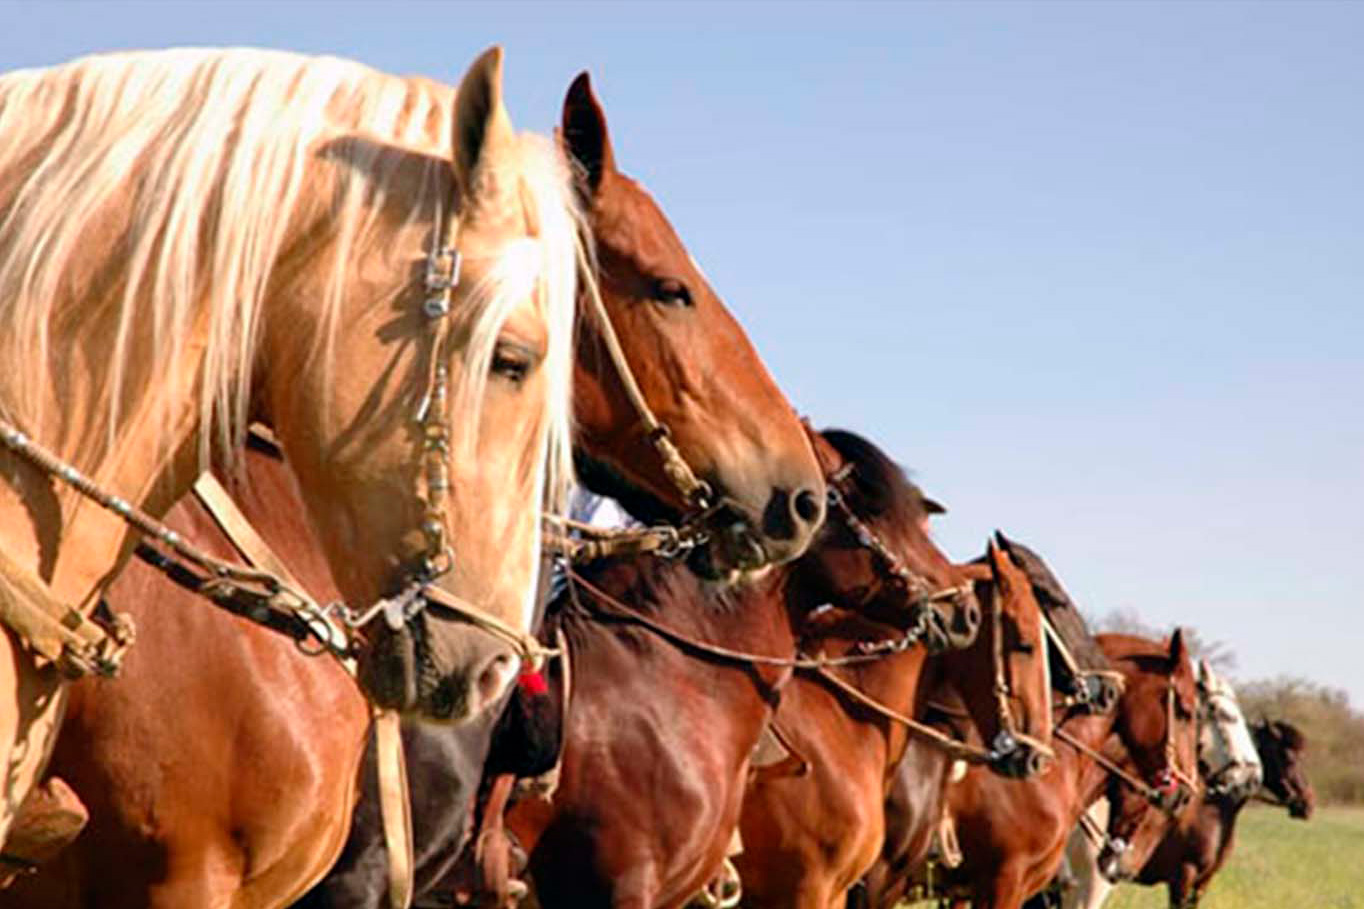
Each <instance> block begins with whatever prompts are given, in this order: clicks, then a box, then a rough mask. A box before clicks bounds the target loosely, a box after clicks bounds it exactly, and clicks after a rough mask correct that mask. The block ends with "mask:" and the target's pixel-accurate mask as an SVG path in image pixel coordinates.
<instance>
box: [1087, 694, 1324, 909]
mask: <svg viewBox="0 0 1364 909" xmlns="http://www.w3.org/2000/svg"><path fill="white" fill-rule="evenodd" d="M1252 736H1253V737H1254V739H1255V744H1256V750H1257V751H1258V753H1259V757H1260V763H1261V765H1262V767H1263V768H1264V779H1263V785H1264V788H1265V789H1267V790H1269V791H1270V792H1271V793H1272V794H1273V796H1274V799H1275V800H1276V801H1277V802H1278V803H1279V804H1281V805H1283V806H1284V807H1285V808H1287V809H1288V812H1289V814H1290V815H1291V816H1292V817H1295V818H1299V819H1302V820H1306V819H1308V818H1309V817H1311V815H1312V809H1313V805H1314V803H1315V796H1314V793H1313V792H1312V787H1311V784H1310V783H1308V781H1307V777H1306V775H1305V773H1304V772H1303V766H1302V759H1303V755H1304V752H1305V750H1306V747H1307V741H1306V739H1305V737H1304V736H1303V735H1302V733H1301V732H1300V731H1299V730H1298V729H1297V728H1296V727H1295V726H1293V725H1292V724H1291V723H1285V722H1282V721H1278V722H1274V723H1269V722H1264V723H1260V724H1257V725H1256V726H1255V727H1254V729H1253V730H1252ZM1251 794H1252V793H1251V792H1248V791H1246V790H1244V789H1232V790H1230V791H1218V792H1212V791H1205V793H1204V796H1203V798H1201V799H1196V800H1194V801H1192V802H1190V804H1189V805H1188V806H1187V807H1186V808H1185V809H1184V810H1183V811H1181V812H1179V813H1178V814H1177V815H1175V816H1174V817H1173V818H1170V819H1168V820H1167V819H1166V818H1165V817H1164V816H1163V815H1157V816H1156V817H1154V818H1151V820H1153V821H1154V823H1145V824H1142V825H1141V827H1140V832H1139V835H1138V836H1136V837H1133V841H1132V843H1131V845H1130V846H1129V848H1128V854H1126V855H1124V856H1123V859H1124V863H1125V864H1129V867H1130V863H1131V861H1132V859H1133V858H1134V857H1139V858H1137V861H1140V862H1141V864H1140V870H1139V871H1138V872H1137V874H1136V875H1135V878H1134V880H1135V881H1136V882H1137V883H1139V884H1145V885H1148V886H1151V885H1157V884H1164V885H1165V886H1166V888H1167V890H1168V892H1169V897H1170V907H1171V909H1194V907H1196V906H1197V905H1198V904H1199V902H1201V901H1202V899H1203V895H1204V894H1205V893H1206V892H1207V889H1208V885H1209V884H1210V883H1211V882H1212V879H1213V876H1214V875H1216V874H1217V872H1218V871H1219V870H1221V868H1222V866H1223V865H1225V864H1226V862H1227V859H1229V858H1230V857H1231V852H1232V848H1233V847H1234V846H1235V842H1236V821H1237V819H1238V818H1239V817H1240V814H1241V809H1242V808H1244V807H1245V806H1246V803H1247V802H1248V801H1249V799H1250V796H1251ZM1121 802H1122V800H1120V804H1121ZM1124 807H1125V808H1126V810H1127V811H1131V810H1132V809H1131V806H1130V805H1129V806H1124ZM1122 810H1123V809H1120V810H1119V813H1122ZM1144 813H1145V814H1146V815H1147V816H1148V818H1150V816H1151V815H1156V814H1157V813H1156V812H1154V811H1152V810H1151V809H1150V808H1149V807H1148V808H1145V809H1144ZM1143 837H1152V838H1153V839H1154V840H1155V841H1156V842H1155V843H1154V844H1148V843H1145V842H1143V841H1142V838H1143ZM1077 871H1078V869H1077ZM1084 905H1085V906H1087V907H1095V909H1097V907H1098V906H1099V905H1101V901H1099V900H1095V899H1092V898H1091V899H1090V900H1088V901H1087V902H1086V903H1085V904H1084Z"/></svg>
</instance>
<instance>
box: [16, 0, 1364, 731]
mask: <svg viewBox="0 0 1364 909" xmlns="http://www.w3.org/2000/svg"><path fill="white" fill-rule="evenodd" d="M0 16H3V20H4V22H5V27H4V29H0V68H3V69H12V68H16V67H19V66H28V65H40V64H49V63H55V62H59V61H62V60H65V59H67V58H70V57H72V56H76V55H79V54H83V53H87V52H91V51H96V50H103V49H112V48H126V47H160V46H168V45H176V44H215V45H216V44H249V45H264V46H274V47H283V48H292V49H296V50H302V51H310V52H327V53H334V54H338V55H342V56H348V57H353V58H356V59H360V60H363V61H365V62H367V63H370V64H372V65H374V66H376V67H379V68H381V69H386V70H390V71H394V72H400V73H421V74H425V75H429V76H432V77H435V78H439V79H444V80H447V81H454V80H455V79H457V78H458V76H459V74H460V73H461V72H462V71H463V69H464V68H465V66H467V64H468V62H469V61H470V60H471V59H472V57H473V56H474V55H475V54H476V53H477V52H478V51H479V50H481V49H482V48H483V47H484V46H486V45H488V44H491V43H494V42H497V43H501V44H503V45H505V47H506V48H507V52H508V58H507V67H508V68H507V81H508V91H509V106H510V108H511V110H512V113H513V117H514V119H515V120H516V122H517V123H518V124H519V125H521V126H523V127H527V128H535V129H539V130H548V129H549V128H550V127H551V126H552V125H553V124H554V122H555V117H556V114H557V111H558V107H559V104H560V102H561V99H562V96H563V91H564V89H565V88H566V87H567V85H568V82H569V80H570V79H571V78H572V77H573V75H574V74H575V73H577V72H578V71H579V70H581V69H584V68H586V69H589V70H591V72H592V73H593V76H594V80H595V83H596V85H597V88H598V91H599V93H600V95H601V97H602V99H603V102H604V104H605V106H606V109H607V113H608V116H609V119H610V122H611V125H612V129H613V135H614V139H615V143H616V151H617V157H618V160H619V162H620V164H621V166H622V168H623V169H625V170H626V171H628V172H630V173H632V174H633V175H635V176H637V177H639V178H641V179H642V180H643V181H644V182H645V184H646V185H648V186H649V187H650V188H651V189H652V190H653V192H654V194H655V195H656V196H657V197H658V199H659V201H660V202H661V204H662V205H663V207H664V208H665V210H666V211H667V212H668V213H669V214H670V216H671V217H672V218H673V220H674V222H675V224H676V225H677V226H678V228H679V230H680V232H681V233H682V235H683V237H684V238H685V239H686V240H687V242H688V244H689V245H690V247H691V249H692V251H693V253H694V254H695V255H696V258H697V259H698V260H699V261H700V262H701V263H702V264H703V266H704V267H705V269H706V271H707V273H708V274H709V276H710V277H711V279H712V281H713V282H714V284H715V285H716V287H717V288H718V289H719V290H720V292H721V293H722V294H723V295H724V296H725V297H726V299H727V301H728V303H729V304H730V306H731V307H732V308H733V310H734V311H735V312H736V314H737V315H738V316H739V318H740V319H741V320H742V321H743V322H744V324H745V325H746V326H747V327H748V329H749V331H750V333H751V334H752V335H753V337H754V339H755V341H756V342H757V344H758V347H759V349H760V350H761V351H762V353H763V355H764V356H765V358H766V359H767V361H768V362H769V364H770V365H771V367H772V369H773V371H774V373H775V374H776V375H777V378H778V380H779V381H780V382H781V383H782V385H783V387H784V388H785V389H786V390H787V391H788V393H789V395H790V397H791V398H792V400H793V401H794V402H795V403H796V404H797V406H798V407H800V408H801V409H802V410H804V411H806V412H808V413H810V414H811V415H812V416H813V417H814V418H815V420H816V421H817V422H818V423H821V424H836V425H841V426H847V427H850V428H855V429H858V430H862V431H864V432H866V433H868V434H869V435H871V436H872V437H873V438H875V439H877V440H878V441H880V442H881V443H882V444H883V445H885V446H886V447H887V448H888V449H889V450H890V451H891V452H892V453H893V454H894V455H895V456H896V457H897V458H898V459H900V460H901V461H902V462H904V463H905V464H906V465H909V466H910V467H912V468H913V469H914V472H915V474H916V477H917V478H918V479H919V481H920V482H921V483H922V485H924V486H925V488H926V489H928V490H929V491H930V492H931V493H932V494H934V495H935V496H937V497H939V498H941V499H942V500H943V501H945V502H946V503H948V505H949V506H950V507H951V514H950V515H948V516H947V517H946V518H945V519H943V520H942V522H941V523H940V524H939V536H940V538H941V540H942V542H943V543H944V545H945V546H947V547H948V548H949V549H950V550H951V551H952V552H953V553H954V554H955V555H958V556H962V557H966V556H970V555H973V554H974V553H976V552H978V551H979V550H980V548H981V546H982V545H983V542H984V539H985V536H986V534H987V533H988V532H989V531H990V530H991V529H992V528H994V527H1000V528H1003V529H1004V530H1005V531H1006V532H1008V533H1011V534H1012V535H1015V536H1017V537H1018V538H1019V539H1022V540H1024V541H1026V542H1028V543H1030V544H1032V545H1033V546H1034V547H1035V548H1037V549H1039V550H1040V551H1041V552H1043V553H1044V554H1045V555H1046V556H1047V557H1048V558H1049V559H1050V560H1051V562H1052V563H1053V565H1054V566H1055V568H1056V569H1057V571H1058V572H1059V573H1060V575H1061V576H1062V578H1063V579H1064V580H1065V581H1066V582H1067V584H1068V586H1069V587H1070V588H1071V590H1072V592H1073V593H1074V594H1075V595H1076V597H1077V599H1079V600H1080V601H1081V602H1082V604H1084V605H1085V606H1086V607H1087V608H1088V609H1090V610H1091V611H1094V612H1099V613H1102V612H1106V611H1108V610H1110V609H1117V608H1132V609H1135V610H1136V611H1138V612H1139V613H1140V614H1141V615H1142V616H1143V617H1144V618H1145V619H1146V620H1147V621H1149V622H1151V623H1153V624H1157V625H1162V626H1164V625H1169V624H1172V623H1175V622H1182V623H1187V624H1192V625H1196V626H1197V627H1198V628H1199V629H1200V630H1201V631H1202V632H1203V633H1204V634H1205V635H1206V636H1208V637H1210V638H1213V639H1220V640H1225V641H1227V642H1228V643H1229V644H1231V645H1232V646H1233V647H1234V649H1235V651H1236V653H1237V655H1238V658H1239V663H1240V670H1239V674H1240V675H1241V676H1242V677H1251V676H1264V675H1270V674H1276V673H1293V674H1302V675H1306V676H1308V677H1310V678H1313V679H1315V680H1317V681H1320V682H1324V683H1327V684H1330V685H1333V686H1337V687H1341V688H1344V689H1346V690H1348V691H1349V692H1350V693H1351V695H1352V699H1353V701H1354V703H1355V704H1356V705H1364V656H1361V651H1364V620H1361V617H1360V612H1361V610H1364V596H1361V594H1360V589H1361V585H1360V583H1359V582H1358V581H1357V579H1356V578H1355V577H1354V569H1355V567H1356V566H1357V565H1359V564H1360V562H1361V555H1360V550H1361V548H1362V547H1364V393H1362V392H1364V351H1361V343H1364V307H1362V306H1361V302H1364V254H1362V252H1364V165H1362V164H1361V162H1364V119H1361V117H1360V115H1359V110H1360V108H1359V105H1360V99H1361V98H1364V66H1361V65H1360V59H1361V56H1362V55H1364V6H1361V5H1353V4H1348V3H1313V2H1294V3H1284V4H1276V3H1198V4H1173V3H1131V4H1124V3H1103V4H1080V3H1059V4H1035V3H1026V2H1009V3H999V4H995V3H958V4H944V5H939V4H892V3H875V4H866V5H858V4H849V3H842V4H836V5H833V4H830V5H824V4H813V3H812V4H776V3H756V4H749V5H745V4H738V3H715V4H711V3H704V2H690V3H683V4H675V5H673V4H651V3H650V4H645V3H638V4H626V3H605V4H570V3H567V2H564V3H549V4H537V3H516V2H508V3H499V4H466V3H447V4H435V3H431V4H410V5H409V4H400V3H383V4H373V5H368V4H349V3H337V2H329V3H325V4H324V3H297V4H288V3H269V4H267V3H254V2H235V3H230V4H223V5H196V4H171V3H143V4H128V3H98V4H68V3H41V4H26V3H19V4H16V3H0Z"/></svg>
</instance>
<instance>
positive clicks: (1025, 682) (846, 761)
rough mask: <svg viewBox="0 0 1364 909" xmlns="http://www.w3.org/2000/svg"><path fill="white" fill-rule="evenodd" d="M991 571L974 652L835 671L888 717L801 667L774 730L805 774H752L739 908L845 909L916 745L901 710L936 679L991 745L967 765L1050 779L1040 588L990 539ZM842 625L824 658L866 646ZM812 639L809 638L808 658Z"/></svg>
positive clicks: (900, 658) (827, 638) (739, 862)
mask: <svg viewBox="0 0 1364 909" xmlns="http://www.w3.org/2000/svg"><path fill="white" fill-rule="evenodd" d="M988 561H989V568H985V569H984V571H983V577H981V578H979V579H978V580H977V581H976V597H977V599H978V600H979V601H980V602H981V604H982V613H983V617H982V623H981V624H982V627H981V629H980V632H979V633H978V635H977V637H976V640H975V641H974V642H973V643H972V644H971V645H970V646H969V647H967V648H965V649H962V650H949V651H945V652H943V653H940V654H938V655H936V656H933V657H931V658H930V657H929V655H928V653H927V652H926V651H925V649H924V648H922V647H915V648H910V649H907V650H904V651H902V652H900V653H896V654H893V655H891V656H889V657H887V658H886V659H884V660H881V661H878V662H876V663H873V664H870V665H865V666H857V667H854V671H853V672H851V673H848V672H847V671H846V670H843V671H839V675H842V676H844V678H845V680H846V681H847V682H850V683H851V684H852V685H853V686H855V688H856V689H857V690H859V691H860V692H861V693H862V695H864V696H866V697H869V698H870V699H871V700H872V702H874V703H875V704H876V705H879V706H880V707H884V708H887V710H886V711H885V712H883V711H881V710H879V709H877V708H876V707H873V706H871V704H869V703H865V702H862V701H861V700H860V699H853V698H851V697H850V696H849V692H847V691H844V690H841V689H840V687H835V686H834V685H833V684H831V682H830V680H829V678H828V677H827V676H826V675H822V674H820V673H810V672H806V671H797V673H796V675H795V677H794V678H793V679H792V680H791V682H790V683H789V684H788V685H787V686H786V687H785V688H784V689H783V690H782V698H781V703H780V706H779V708H778V709H777V712H776V716H775V718H774V720H773V722H774V723H776V724H778V725H779V728H780V729H781V730H782V734H783V736H784V738H785V739H786V740H787V742H788V743H789V746H790V748H791V750H792V752H793V754H795V755H798V756H799V758H800V759H801V760H802V761H803V762H804V764H805V772H803V773H784V774H770V775H769V774H764V773H758V774H756V775H755V776H754V777H753V778H751V779H750V781H749V785H748V791H747V793H746V794H745V795H744V804H743V815H742V821H741V825H740V829H741V831H742V833H743V844H744V851H743V854H742V855H740V856H738V857H737V858H736V859H735V866H736V867H737V869H738V872H739V876H740V878H741V879H742V882H743V890H744V905H747V906H786V907H793V906H800V907H811V909H827V907H829V906H835V905H842V903H843V902H844V900H845V897H844V894H845V893H846V892H847V891H848V889H849V888H850V887H852V885H853V884H854V883H855V882H856V881H857V880H858V879H859V878H860V877H861V876H862V875H863V874H864V873H865V872H866V870H867V869H868V868H869V867H870V866H871V865H872V863H873V862H874V861H875V860H876V858H877V856H878V855H880V853H881V843H882V840H883V837H884V831H885V826H884V811H883V805H884V803H885V797H886V788H885V787H886V779H887V777H888V776H889V774H890V773H891V771H892V769H893V768H894V767H895V766H896V764H897V763H898V762H899V760H900V758H901V756H902V755H903V754H904V752H905V749H906V747H907V746H908V744H909V740H910V739H911V738H913V737H914V736H916V735H922V734H924V729H923V728H922V727H921V728H918V729H910V728H908V727H907V725H906V724H905V722H904V721H903V720H895V719H894V717H893V714H898V715H899V716H901V717H910V716H915V715H918V714H919V710H918V709H917V708H918V707H919V706H920V704H921V702H922V693H923V691H925V690H929V691H931V690H933V688H934V679H935V678H942V679H951V680H952V683H953V684H954V685H955V686H956V687H957V689H958V690H959V691H960V692H961V695H962V700H963V702H964V703H965V704H966V705H967V708H968V710H969V712H970V715H971V716H972V717H973V719H974V722H975V723H976V725H977V727H978V728H979V730H980V732H981V736H982V738H983V739H984V740H985V741H987V742H993V743H995V747H993V748H991V749H989V750H986V749H976V750H974V751H972V752H971V754H970V756H971V757H972V758H973V759H975V760H977V761H979V762H988V763H989V764H990V765H991V766H992V767H993V768H995V769H996V770H997V771H998V772H1000V773H1003V774H1005V775H1008V776H1015V777H1016V776H1024V775H1031V774H1032V773H1036V772H1039V771H1040V770H1041V769H1042V766H1043V763H1042V762H1043V760H1044V755H1045V754H1046V751H1045V749H1047V744H1046V741H1047V739H1049V738H1050V735H1051V682H1050V678H1049V674H1048V672H1047V648H1046V639H1045V632H1044V631H1043V626H1042V617H1041V614H1040V612H1039V610H1038V606H1037V601H1036V600H1035V599H1034V598H1033V595H1032V585H1031V584H1029V583H1028V580H1027V578H1026V577H1025V576H1024V574H1023V572H1022V571H1020V570H1019V569H1018V568H1017V567H1016V566H1014V565H1013V564H1012V562H1010V560H1009V557H1008V556H1007V555H1006V554H1005V553H1004V552H1003V551H1002V550H1001V549H1000V548H998V547H997V546H996V545H995V542H994V540H991V541H990V544H989V547H988ZM971 567H972V568H973V569H976V570H981V569H982V568H983V566H971ZM825 619H826V616H825V615H821V616H819V620H820V621H819V622H818V624H819V625H820V626H824V625H826V624H827V622H826V621H824V620H825ZM835 629H836V630H834V631H833V632H832V633H828V632H819V633H817V634H818V639H819V641H820V644H821V645H822V646H821V647H820V651H819V652H822V653H827V654H829V655H831V656H842V655H845V654H847V653H856V652H858V648H859V645H860V644H861V642H860V641H859V640H857V639H847V638H846V637H845V634H846V632H843V631H841V630H837V628H836V626H835ZM810 637H811V635H810V634H809V633H807V634H806V635H803V644H804V646H803V648H802V649H804V650H806V651H807V652H812V649H811V648H810V647H809V644H808V642H809V640H810ZM928 677H932V678H928ZM934 744H935V743H933V742H930V743H929V745H928V747H933V745H934ZM939 747H942V745H939ZM953 756H956V755H955V753H953Z"/></svg>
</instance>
